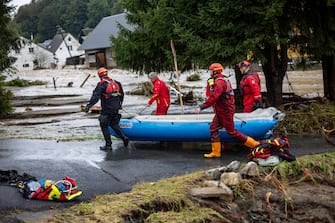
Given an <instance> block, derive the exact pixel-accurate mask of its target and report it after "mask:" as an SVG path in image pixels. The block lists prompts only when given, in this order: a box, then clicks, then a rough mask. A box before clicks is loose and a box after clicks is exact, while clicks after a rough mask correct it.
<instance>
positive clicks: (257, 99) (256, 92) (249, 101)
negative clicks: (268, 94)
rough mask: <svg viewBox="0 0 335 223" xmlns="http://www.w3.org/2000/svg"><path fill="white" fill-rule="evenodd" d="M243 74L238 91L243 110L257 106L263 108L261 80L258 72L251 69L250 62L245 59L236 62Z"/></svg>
mask: <svg viewBox="0 0 335 223" xmlns="http://www.w3.org/2000/svg"><path fill="white" fill-rule="evenodd" d="M238 68H239V69H240V71H241V74H243V77H242V79H241V81H240V91H241V93H242V95H243V112H252V111H254V110H256V109H257V108H263V103H262V94H261V81H260V78H259V76H258V74H257V73H256V72H255V71H253V70H251V66H250V62H249V61H247V60H244V61H242V62H241V63H239V64H238Z"/></svg>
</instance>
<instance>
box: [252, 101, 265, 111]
mask: <svg viewBox="0 0 335 223" xmlns="http://www.w3.org/2000/svg"><path fill="white" fill-rule="evenodd" d="M257 108H263V102H262V101H255V102H254V107H253V108H252V110H253V111H255V110H256V109H257Z"/></svg>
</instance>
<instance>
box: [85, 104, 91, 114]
mask: <svg viewBox="0 0 335 223" xmlns="http://www.w3.org/2000/svg"><path fill="white" fill-rule="evenodd" d="M89 111H90V107H88V106H87V105H86V107H85V112H86V113H88V112H89Z"/></svg>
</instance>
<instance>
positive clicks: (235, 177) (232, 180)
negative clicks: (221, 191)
mask: <svg viewBox="0 0 335 223" xmlns="http://www.w3.org/2000/svg"><path fill="white" fill-rule="evenodd" d="M241 180H242V177H241V175H240V173H235V172H229V173H223V174H222V175H221V179H220V182H221V183H222V184H226V185H227V186H236V185H238V184H239V183H240V182H241Z"/></svg>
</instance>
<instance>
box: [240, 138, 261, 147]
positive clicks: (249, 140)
mask: <svg viewBox="0 0 335 223" xmlns="http://www.w3.org/2000/svg"><path fill="white" fill-rule="evenodd" d="M259 144H260V143H259V142H258V141H256V140H254V139H253V138H251V137H250V136H248V137H247V141H245V143H244V145H245V146H247V147H249V148H250V149H253V148H255V147H256V146H258V145H259Z"/></svg>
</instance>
